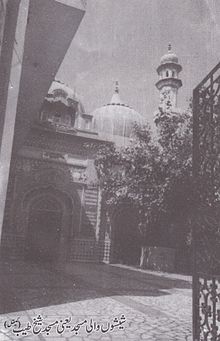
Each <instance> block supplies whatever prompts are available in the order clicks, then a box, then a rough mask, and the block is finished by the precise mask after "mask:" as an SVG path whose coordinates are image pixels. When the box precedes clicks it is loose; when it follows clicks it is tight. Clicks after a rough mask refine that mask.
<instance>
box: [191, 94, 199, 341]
mask: <svg viewBox="0 0 220 341" xmlns="http://www.w3.org/2000/svg"><path fill="white" fill-rule="evenodd" d="M198 111H199V89H195V90H194V91H193V156H192V157H193V183H194V191H195V193H194V194H195V208H194V210H195V214H194V217H193V224H192V257H193V259H192V317H193V318H192V323H193V326H192V327H193V341H199V276H198V273H197V271H198V269H197V221H196V214H197V201H198V193H197V187H196V183H197V181H198V176H199V160H200V156H199V117H198V115H199V112H198Z"/></svg>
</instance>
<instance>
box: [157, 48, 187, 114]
mask: <svg viewBox="0 0 220 341" xmlns="http://www.w3.org/2000/svg"><path fill="white" fill-rule="evenodd" d="M181 70H182V66H181V65H180V64H179V63H178V57H177V55H176V54H175V53H173V52H172V47H171V44H169V45H168V52H167V53H166V54H165V55H164V56H163V57H162V58H161V60H160V65H159V66H158V68H157V73H158V75H159V80H158V82H157V83H156V87H157V89H158V90H159V92H160V104H159V107H161V108H162V109H165V110H166V109H167V108H168V107H169V108H173V109H175V108H176V107H177V94H178V89H179V88H180V87H181V86H182V81H181V79H179V73H180V71H181Z"/></svg>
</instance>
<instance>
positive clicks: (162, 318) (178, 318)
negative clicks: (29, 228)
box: [0, 263, 191, 341]
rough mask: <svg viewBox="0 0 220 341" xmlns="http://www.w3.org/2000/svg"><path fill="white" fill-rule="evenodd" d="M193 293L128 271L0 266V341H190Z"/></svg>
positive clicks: (178, 280)
mask: <svg viewBox="0 0 220 341" xmlns="http://www.w3.org/2000/svg"><path fill="white" fill-rule="evenodd" d="M190 287H191V284H190V278H187V277H184V276H175V275H168V274H167V275H166V274H155V273H153V272H149V271H141V270H137V269H135V270H134V269H132V268H129V267H125V266H109V265H97V264H88V263H87V264H84V263H74V264H69V265H67V266H66V268H65V269H64V268H63V267H60V268H59V269H56V270H55V269H52V268H51V266H49V265H44V266H40V265H37V264H31V263H29V264H28V263H26V264H24V263H16V264H15V263H14V264H1V269H0V289H1V290H0V314H1V315H0V341H8V340H26V341H29V340H33V341H35V340H42V341H43V340H48V341H50V340H55V341H57V340H61V341H62V340H65V341H67V340H76V341H77V340H78V341H82V340H83V341H84V340H101V341H108V340H113V341H126V340H135V341H139V340H152V341H166V340H169V341H172V340H176V341H180V340H181V341H185V340H188V341H189V340H191V288H190ZM34 318H35V320H34Z"/></svg>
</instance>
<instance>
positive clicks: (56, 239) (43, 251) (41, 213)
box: [25, 195, 63, 262]
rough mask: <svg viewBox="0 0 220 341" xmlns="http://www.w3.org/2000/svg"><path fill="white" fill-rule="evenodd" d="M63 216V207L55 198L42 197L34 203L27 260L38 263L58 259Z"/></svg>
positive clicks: (31, 211)
mask: <svg viewBox="0 0 220 341" xmlns="http://www.w3.org/2000/svg"><path fill="white" fill-rule="evenodd" d="M62 214H63V212H62V208H61V205H60V203H59V202H58V201H57V200H56V199H55V198H54V197H53V196H49V195H45V196H40V197H37V198H36V199H35V200H34V201H33V202H32V204H31V205H30V207H29V212H28V227H27V233H26V248H25V249H26V257H27V259H29V260H32V261H36V262H53V261H56V260H57V259H58V256H59V244H60V234H61V226H62Z"/></svg>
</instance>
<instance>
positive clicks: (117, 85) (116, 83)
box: [115, 81, 119, 94]
mask: <svg viewBox="0 0 220 341" xmlns="http://www.w3.org/2000/svg"><path fill="white" fill-rule="evenodd" d="M115 93H116V94H119V83H118V81H115Z"/></svg>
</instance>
